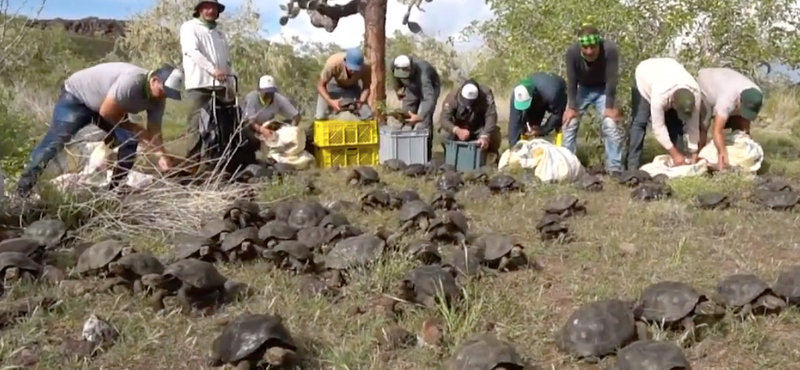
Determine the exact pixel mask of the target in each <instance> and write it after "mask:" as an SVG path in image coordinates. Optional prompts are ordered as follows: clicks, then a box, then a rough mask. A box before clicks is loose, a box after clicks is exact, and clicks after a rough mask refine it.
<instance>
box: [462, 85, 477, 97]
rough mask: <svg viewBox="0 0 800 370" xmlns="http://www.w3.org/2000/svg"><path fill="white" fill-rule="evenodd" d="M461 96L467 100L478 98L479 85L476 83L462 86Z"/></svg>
mask: <svg viewBox="0 0 800 370" xmlns="http://www.w3.org/2000/svg"><path fill="white" fill-rule="evenodd" d="M461 97H462V98H464V99H467V100H475V99H477V98H478V87H477V86H475V84H466V85H464V86H462V87H461Z"/></svg>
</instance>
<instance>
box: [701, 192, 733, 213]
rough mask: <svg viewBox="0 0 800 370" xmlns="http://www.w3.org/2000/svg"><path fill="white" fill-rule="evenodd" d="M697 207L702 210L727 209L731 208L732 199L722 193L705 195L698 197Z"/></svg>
mask: <svg viewBox="0 0 800 370" xmlns="http://www.w3.org/2000/svg"><path fill="white" fill-rule="evenodd" d="M695 205H697V207H698V208H701V209H712V210H718V209H726V208H728V207H730V206H731V199H730V198H729V197H728V196H727V195H724V194H720V193H703V194H700V195H698V196H697V198H696V199H695Z"/></svg>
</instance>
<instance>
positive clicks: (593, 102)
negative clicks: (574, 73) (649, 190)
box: [561, 85, 624, 171]
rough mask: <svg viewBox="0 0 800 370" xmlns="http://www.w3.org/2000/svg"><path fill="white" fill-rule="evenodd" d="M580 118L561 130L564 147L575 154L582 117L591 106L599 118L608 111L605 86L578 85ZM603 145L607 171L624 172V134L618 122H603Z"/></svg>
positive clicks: (568, 123)
mask: <svg viewBox="0 0 800 370" xmlns="http://www.w3.org/2000/svg"><path fill="white" fill-rule="evenodd" d="M577 100H578V101H577V103H578V110H579V113H578V117H577V118H575V119H573V120H572V121H570V122H567V124H566V125H565V126H564V127H563V128H562V129H561V131H562V132H563V135H564V137H563V143H562V146H563V147H565V148H567V149H568V150H569V151H571V152H573V153H575V150H576V147H577V141H578V128H580V122H581V116H582V115H583V114H584V113H585V112H586V109H588V108H589V106H594V109H596V110H597V114H598V115H599V116H602V115H603V111H605V109H606V94H605V86H597V87H594V86H593V87H586V86H580V85H578V96H577ZM601 128H602V132H603V145H604V146H605V151H606V163H605V168H606V171H621V170H622V139H623V136H624V132H623V131H622V129H621V128H620V127H619V126H618V125H617V122H614V120H612V119H610V118H603V120H602V126H601Z"/></svg>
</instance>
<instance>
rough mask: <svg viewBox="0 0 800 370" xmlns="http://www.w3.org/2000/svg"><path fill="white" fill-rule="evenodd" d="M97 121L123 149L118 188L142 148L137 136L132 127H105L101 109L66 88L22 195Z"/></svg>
mask: <svg viewBox="0 0 800 370" xmlns="http://www.w3.org/2000/svg"><path fill="white" fill-rule="evenodd" d="M93 122H96V123H98V126H99V127H100V128H101V129H103V130H104V131H106V132H108V133H109V134H110V135H111V136H112V137H113V139H114V145H115V146H117V147H118V148H119V150H118V152H117V165H116V166H114V172H113V175H112V177H111V185H110V187H111V188H114V187H116V186H117V185H119V183H120V182H122V180H124V179H125V177H126V176H127V175H128V171H129V170H130V169H131V168H132V167H133V164H134V162H135V161H136V149H137V148H138V143H137V142H136V139H135V138H134V136H133V134H132V133H131V132H130V131H128V130H125V129H121V128H118V127H105V126H106V125H104V124H102V123H100V122H103V120H101V119H100V116H99V114H98V113H97V112H94V111H92V110H91V109H89V108H88V107H87V106H86V105H85V104H83V103H82V102H81V101H80V100H78V99H77V98H75V96H73V95H72V94H70V93H68V92H66V91H64V90H63V89H62V91H61V96H59V98H58V101H57V102H56V105H55V107H53V118H52V119H51V120H50V129H49V130H47V133H46V134H45V135H44V138H42V140H41V141H40V142H39V143H38V144H37V145H36V147H35V148H34V149H33V152H32V153H31V157H30V161H29V162H28V166H26V167H25V171H23V173H22V176H21V177H20V179H19V182H18V184H17V189H18V190H17V191H18V192H19V193H22V194H26V193H30V191H31V190H33V186H34V185H35V184H36V181H37V180H38V178H39V176H40V175H41V174H42V172H44V169H45V168H46V167H47V164H48V163H50V161H52V160H53V158H55V157H56V155H57V154H58V153H59V152H61V150H63V149H64V146H65V145H67V143H69V141H70V140H72V136H74V135H75V134H76V133H77V132H78V131H80V129H82V128H84V127H86V126H88V125H90V124H92V123H93Z"/></svg>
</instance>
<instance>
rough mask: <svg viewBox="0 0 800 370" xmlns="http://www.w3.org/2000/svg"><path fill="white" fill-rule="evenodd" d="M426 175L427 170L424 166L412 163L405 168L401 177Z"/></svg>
mask: <svg viewBox="0 0 800 370" xmlns="http://www.w3.org/2000/svg"><path fill="white" fill-rule="evenodd" d="M427 174H428V168H427V167H425V165H424V164H419V163H414V164H410V165H408V166H406V168H405V169H404V170H403V175H405V176H407V177H422V176H425V175H427Z"/></svg>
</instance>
